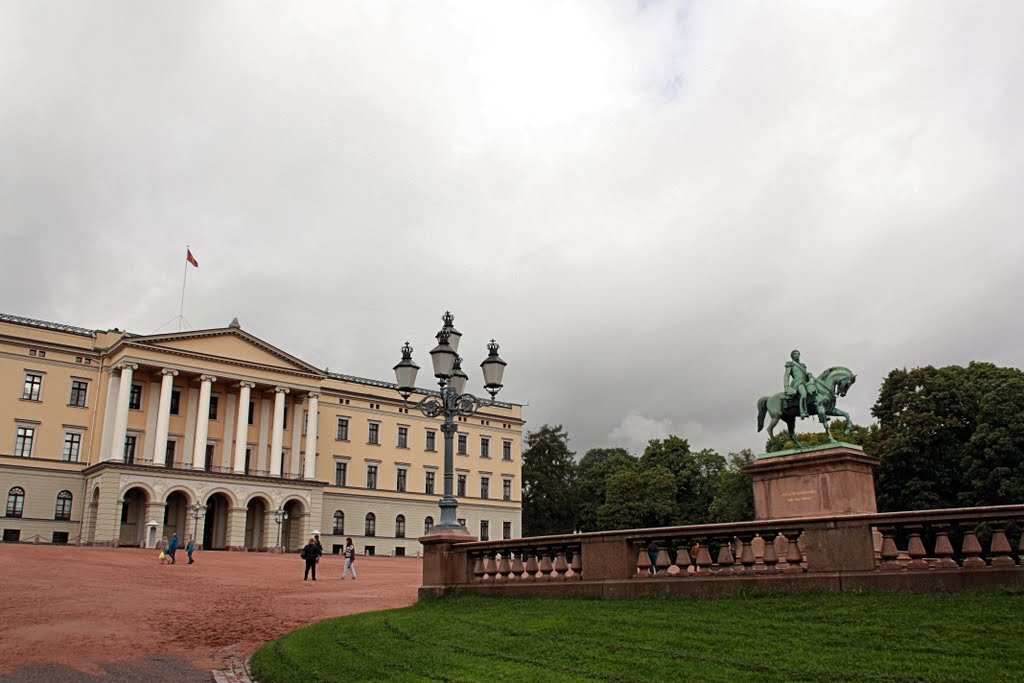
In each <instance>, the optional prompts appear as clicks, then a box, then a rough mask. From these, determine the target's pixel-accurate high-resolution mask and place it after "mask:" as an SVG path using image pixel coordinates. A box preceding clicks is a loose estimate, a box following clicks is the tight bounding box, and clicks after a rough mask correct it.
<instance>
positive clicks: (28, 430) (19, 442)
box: [14, 426, 36, 458]
mask: <svg viewBox="0 0 1024 683" xmlns="http://www.w3.org/2000/svg"><path fill="white" fill-rule="evenodd" d="M35 440H36V429H35V427H21V426H19V427H18V433H17V436H16V437H15V438H14V455H16V456H17V457H19V458H31V457H32V443H33V442H34V441H35Z"/></svg>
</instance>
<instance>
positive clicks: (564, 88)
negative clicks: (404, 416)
mask: <svg viewBox="0 0 1024 683" xmlns="http://www.w3.org/2000/svg"><path fill="white" fill-rule="evenodd" d="M1022 27H1024V3H1021V2H1012V1H1008V2H995V1H986V2H982V3H967V2H933V1H930V0H929V1H924V0H922V1H920V2H892V1H885V2H864V1H859V2H849V1H848V0H842V1H839V2H832V3H826V2H806V3H797V2H762V3H741V2H728V3H726V2H712V1H705V2H685V3H673V2H657V1H648V2H639V3H636V2H626V1H623V2H608V3H601V2H596V1H594V0H580V1H579V2H557V1H556V2H553V1H551V0H542V1H540V2H535V3H534V2H523V1H521V0H517V1H516V2H505V3H497V2H469V1H466V2H460V3H454V2H452V3H441V2H383V1H381V0H368V1H367V2H337V1H334V0H332V1H324V2H312V1H309V2H288V3H283V2H278V1H274V2H259V3H258V2H252V1H246V2H209V1H207V0H192V1H179V2H163V3H154V2H134V1H130V0H121V1H117V2H101V1H99V0H90V1H89V2H72V1H70V0H67V1H65V2H48V1H44V0H24V1H20V0H5V1H4V2H3V3H0V237H2V248H3V252H4V255H5V267H4V268H3V269H0V311H3V312H7V313H12V314H17V315H24V316H29V317H35V318H42V319H46V320H53V321H59V322H65V323H70V324H74V325H80V326H84V327H90V328H103V329H106V328H111V327H119V328H122V329H128V330H130V331H132V332H135V333H140V334H149V333H154V332H157V331H158V330H159V331H172V330H175V329H177V323H171V324H168V323H169V322H170V321H171V320H172V319H174V317H175V316H176V315H177V314H178V307H179V303H180V296H181V285H182V273H183V266H184V259H185V245H186V244H190V245H191V246H192V250H193V253H194V254H195V255H196V257H197V258H198V260H199V263H200V268H199V270H194V269H192V270H190V271H189V274H188V286H187V293H186V298H185V316H186V318H187V319H188V321H189V323H190V324H191V326H192V328H194V329H200V328H210V327H223V326H225V325H227V323H228V322H229V321H230V320H231V318H232V317H234V316H238V318H239V319H240V321H241V324H242V327H243V328H244V329H245V330H247V331H249V332H251V333H253V334H255V335H257V336H259V337H261V338H263V339H265V340H266V341H268V342H270V343H272V344H275V345H277V346H279V347H281V348H282V349H284V350H285V351H288V352H290V353H292V354H294V355H296V356H299V357H300V358H303V359H304V360H306V361H308V362H310V363H313V364H315V365H317V366H319V367H325V366H326V367H329V368H330V370H332V371H335V372H344V373H350V374H355V375H360V376H364V377H373V378H379V379H387V380H390V379H393V374H392V371H391V368H392V366H393V365H394V364H395V363H396V362H397V360H398V358H399V347H400V346H401V344H402V343H403V342H404V341H406V340H409V341H410V342H411V343H412V344H413V346H414V347H415V349H416V352H415V356H414V357H415V358H416V359H417V361H418V362H419V363H420V365H422V366H424V367H425V368H426V367H428V366H429V358H428V356H427V353H426V352H427V351H429V349H430V348H431V346H432V345H433V343H434V339H433V335H434V333H435V332H436V331H437V329H438V327H439V326H440V315H441V314H442V313H443V312H444V310H445V309H451V310H452V311H453V312H454V313H455V315H456V326H457V327H458V328H459V329H460V330H461V331H462V332H463V333H464V337H463V341H462V350H463V355H464V356H466V360H467V365H468V367H469V370H470V382H471V386H472V387H479V385H480V372H479V368H478V364H479V362H480V361H481V360H483V358H484V356H485V354H486V352H485V350H484V344H485V342H486V341H487V340H488V339H490V338H491V337H495V338H497V339H498V341H499V342H500V343H501V345H502V347H501V355H502V357H503V358H505V360H507V361H508V363H509V365H508V369H507V372H506V376H505V377H506V385H505V386H506V388H505V390H504V391H503V392H502V393H501V394H500V397H501V398H503V399H505V400H509V401H515V402H518V403H523V404H526V407H525V408H524V413H525V417H526V419H527V421H528V425H527V428H528V429H535V428H537V427H539V426H540V425H542V424H544V423H553V424H563V425H564V426H565V427H566V429H567V430H568V432H569V435H570V437H571V446H572V447H573V448H574V449H575V450H577V452H578V453H580V454H581V455H582V453H583V452H585V451H586V449H588V448H592V447H599V446H613V445H622V446H625V447H627V448H629V449H631V450H632V451H633V452H636V453H639V452H641V451H642V449H643V447H644V445H645V444H646V442H647V440H648V439H650V438H656V437H663V436H665V435H667V434H669V433H674V434H679V435H681V436H684V437H687V438H689V439H690V441H691V443H692V444H694V445H695V446H698V447H711V448H716V449H718V450H720V451H722V452H726V451H734V450H738V449H741V448H745V447H750V448H753V449H755V450H757V451H760V450H761V447H762V446H763V443H764V437H763V435H758V434H757V433H756V432H755V429H756V425H755V418H756V406H755V403H756V400H757V398H758V397H759V396H761V395H764V394H769V393H774V392H777V391H779V390H781V389H782V377H783V367H784V363H785V361H786V360H787V359H788V356H789V352H790V350H791V349H793V348H799V349H800V350H801V351H802V353H803V359H804V361H805V362H806V363H807V364H808V367H809V369H810V370H811V371H812V372H815V373H816V372H819V371H821V370H823V369H824V368H826V367H828V366H831V365H845V366H847V367H849V368H851V369H852V370H853V371H854V372H856V373H857V375H858V379H857V383H856V384H855V385H854V387H853V388H852V389H851V391H850V394H849V396H848V397H847V399H846V400H845V401H844V402H843V403H841V407H845V409H846V410H847V411H849V412H850V413H851V414H852V415H853V417H854V420H855V421H856V422H858V423H860V424H869V423H870V422H871V416H870V412H869V410H870V406H871V405H872V404H873V403H874V401H875V399H876V398H877V395H878V389H879V386H880V384H881V381H882V379H883V378H884V377H885V375H886V374H887V373H888V372H889V371H890V370H892V369H893V368H896V367H913V366H918V365H927V364H934V365H943V364H950V363H958V364H962V363H966V362H968V361H970V360H972V359H975V360H987V361H992V362H996V363H999V364H1003V365H1013V366H1018V367H1020V366H1024V344H1022V338H1024V316H1022V315H1021V314H1022V306H1021V303H1020V296H1021V292H1022V290H1024V287H1022V286H1024V268H1021V265H1020V262H1021V259H1022V257H1024V221H1022V218H1024V173H1022V171H1024V40H1021V29H1022ZM424 375H427V373H425V372H424V373H421V380H423V382H424V383H425V382H426V381H427V379H428V376H424ZM800 428H801V430H811V429H815V428H816V425H813V424H812V423H811V422H810V421H805V422H803V423H802V425H801V427H800Z"/></svg>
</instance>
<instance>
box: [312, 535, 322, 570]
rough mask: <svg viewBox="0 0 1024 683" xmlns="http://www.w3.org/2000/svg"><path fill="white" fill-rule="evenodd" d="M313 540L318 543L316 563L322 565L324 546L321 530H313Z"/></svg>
mask: <svg viewBox="0 0 1024 683" xmlns="http://www.w3.org/2000/svg"><path fill="white" fill-rule="evenodd" d="M313 540H314V541H315V542H316V563H317V564H320V558H321V557H323V555H324V546H323V544H321V543H320V530H319V529H313Z"/></svg>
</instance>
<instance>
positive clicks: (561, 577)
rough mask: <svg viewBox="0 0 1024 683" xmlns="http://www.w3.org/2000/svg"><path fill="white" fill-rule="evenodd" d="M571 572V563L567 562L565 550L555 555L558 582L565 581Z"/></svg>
mask: <svg viewBox="0 0 1024 683" xmlns="http://www.w3.org/2000/svg"><path fill="white" fill-rule="evenodd" d="M567 571H569V563H568V562H566V561H565V548H559V549H558V552H557V553H555V576H554V578H555V579H557V580H558V581H565V573H566V572H567Z"/></svg>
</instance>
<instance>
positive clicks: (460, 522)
mask: <svg viewBox="0 0 1024 683" xmlns="http://www.w3.org/2000/svg"><path fill="white" fill-rule="evenodd" d="M457 521H458V523H459V526H466V518H465V517H459V519H458V520H457Z"/></svg>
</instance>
